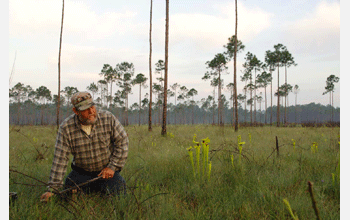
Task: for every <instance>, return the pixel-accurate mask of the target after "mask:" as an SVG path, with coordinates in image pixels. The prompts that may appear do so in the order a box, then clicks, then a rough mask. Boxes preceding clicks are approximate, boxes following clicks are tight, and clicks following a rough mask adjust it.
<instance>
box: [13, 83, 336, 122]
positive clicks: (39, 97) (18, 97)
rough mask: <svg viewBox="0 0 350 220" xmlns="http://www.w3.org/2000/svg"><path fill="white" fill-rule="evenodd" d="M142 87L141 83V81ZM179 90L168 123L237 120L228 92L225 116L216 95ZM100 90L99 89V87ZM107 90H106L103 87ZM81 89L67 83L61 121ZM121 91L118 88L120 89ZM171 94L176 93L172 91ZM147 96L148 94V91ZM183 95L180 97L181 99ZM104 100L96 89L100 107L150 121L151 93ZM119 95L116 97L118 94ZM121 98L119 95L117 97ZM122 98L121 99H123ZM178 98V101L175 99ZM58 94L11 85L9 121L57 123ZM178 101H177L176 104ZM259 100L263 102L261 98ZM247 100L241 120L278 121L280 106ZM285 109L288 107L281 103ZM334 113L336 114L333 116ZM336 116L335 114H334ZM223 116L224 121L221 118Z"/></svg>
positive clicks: (294, 111)
mask: <svg viewBox="0 0 350 220" xmlns="http://www.w3.org/2000/svg"><path fill="white" fill-rule="evenodd" d="M138 87H139V85H138ZM172 87H173V89H174V90H177V94H178V96H177V97H176V96H175V95H174V96H171V99H172V102H169V103H168V106H167V115H168V117H167V123H168V124H220V122H223V124H226V125H230V124H232V123H233V115H232V111H233V102H232V100H229V99H228V98H227V97H226V96H225V95H224V94H222V95H221V100H222V103H223V111H222V115H221V118H220V117H219V115H218V112H219V108H218V105H217V104H216V103H215V102H214V98H213V96H208V98H203V99H201V100H200V101H195V100H194V94H195V90H194V89H191V90H192V91H191V90H188V89H187V90H186V89H185V88H186V87H184V86H178V84H177V86H172ZM98 91H99V90H98ZM102 91H104V92H105V93H106V90H102ZM75 92H78V89H77V88H76V87H69V86H67V87H65V88H64V89H63V90H62V91H61V94H62V96H61V100H60V108H61V113H62V114H61V115H60V121H62V120H64V119H65V118H66V117H67V116H69V115H70V114H72V107H73V106H72V105H71V103H70V98H71V96H72V95H73V94H74V93H75ZM117 93H118V92H117ZM171 94H175V92H172V93H171ZM146 96H147V95H146ZM178 97H180V100H179V99H178ZM103 99H105V101H104V102H102V99H101V94H100V93H97V92H96V93H95V94H94V100H96V105H97V107H98V108H99V109H108V110H109V111H111V112H112V113H113V114H114V115H116V116H117V117H118V118H119V120H120V121H121V122H122V123H123V125H129V124H132V125H141V124H148V115H149V102H148V99H147V97H145V98H143V99H140V100H141V105H140V104H139V103H137V102H135V103H133V104H131V105H130V106H129V108H128V109H126V106H125V105H124V103H123V102H121V104H119V103H118V102H115V101H112V102H110V103H109V105H108V106H107V98H106V97H103ZM114 99H116V98H114ZM116 100H118V99H116ZM157 100H158V101H157V102H155V103H153V105H152V106H153V107H152V112H153V113H152V118H153V124H155V125H161V122H162V105H161V104H160V102H161V100H162V99H161V98H158V96H157ZM119 101H120V100H119ZM175 102H176V103H175ZM56 103H57V95H53V96H52V95H51V91H50V90H49V89H47V88H46V87H45V86H40V87H39V88H37V89H32V88H31V86H29V85H27V86H24V85H23V84H22V83H17V84H16V85H15V86H14V87H13V88H11V89H10V103H9V112H10V115H9V117H10V118H9V122H10V124H17V125H24V124H30V125H54V124H55V111H56ZM174 103H175V104H174ZM258 103H259V102H258ZM244 104H245V102H240V103H239V108H238V115H239V123H248V124H250V123H251V121H252V120H253V121H254V119H256V121H255V122H253V124H256V123H258V124H270V122H269V121H266V120H265V119H266V116H269V115H271V114H272V115H273V118H272V123H273V124H276V123H277V118H276V116H277V106H275V105H274V106H273V107H272V108H271V107H268V108H267V110H264V109H263V108H262V103H261V102H260V103H259V106H258V108H257V111H256V112H255V113H256V115H254V110H253V111H250V110H249V109H247V108H244ZM281 109H282V111H284V107H283V106H282V107H281ZM286 112H287V115H286V118H287V119H288V121H289V122H290V123H305V122H319V123H322V122H329V121H335V122H339V120H340V108H334V107H332V106H331V105H327V106H324V105H321V104H315V103H310V104H308V105H295V106H290V107H287V110H286ZM332 115H333V116H332ZM331 116H332V117H333V118H332V117H331ZM280 117H281V118H280V120H281V121H282V122H283V123H285V121H284V116H283V117H282V116H280ZM220 120H222V121H220Z"/></svg>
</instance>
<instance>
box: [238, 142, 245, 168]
mask: <svg viewBox="0 0 350 220" xmlns="http://www.w3.org/2000/svg"><path fill="white" fill-rule="evenodd" d="M243 144H245V142H240V143H239V144H238V149H239V164H241V157H242V146H243Z"/></svg>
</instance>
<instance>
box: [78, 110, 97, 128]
mask: <svg viewBox="0 0 350 220" xmlns="http://www.w3.org/2000/svg"><path fill="white" fill-rule="evenodd" d="M75 112H76V114H77V115H78V118H79V121H80V122H81V123H82V124H84V125H92V124H95V122H96V119H97V113H96V107H95V106H91V107H90V108H88V109H86V110H84V111H75Z"/></svg>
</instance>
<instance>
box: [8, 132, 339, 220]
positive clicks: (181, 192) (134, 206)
mask: <svg viewBox="0 0 350 220" xmlns="http://www.w3.org/2000/svg"><path fill="white" fill-rule="evenodd" d="M15 129H20V131H21V132H22V133H23V134H25V135H26V136H27V137H28V138H30V141H29V139H28V138H26V137H25V136H23V135H21V134H19V133H18V132H16V130H15ZM160 129H161V128H160V127H157V126H154V127H153V131H152V132H149V131H148V126H127V127H126V130H127V133H128V134H129V139H130V146H129V156H128V160H127V163H126V166H125V167H124V169H123V170H122V172H121V175H122V176H123V177H124V178H125V179H126V181H127V186H128V189H127V195H126V196H125V197H124V196H121V197H119V198H118V197H115V198H112V197H100V196H97V195H93V194H92V195H80V196H78V197H77V199H76V200H75V201H76V202H71V203H67V202H64V201H61V200H60V199H59V198H58V197H55V198H54V199H53V200H52V201H51V202H49V203H47V204H44V203H41V202H40V199H39V197H40V195H41V194H42V193H43V192H45V190H46V187H45V186H44V185H43V184H42V183H39V182H37V181H35V180H34V179H31V178H27V177H24V176H23V175H20V174H18V173H10V176H9V189H10V192H17V194H18V199H17V201H16V202H15V203H14V205H12V206H10V209H9V217H10V219H75V218H78V219H291V212H290V210H289V208H288V207H286V203H285V202H283V199H285V198H287V199H288V202H289V203H290V207H292V208H293V209H292V211H293V213H294V215H295V214H297V215H298V218H300V219H314V218H315V214H314V212H313V208H312V204H311V200H310V195H309V193H308V192H307V182H308V181H311V182H313V183H314V193H315V199H316V201H317V205H318V209H319V211H320V216H321V218H322V219H339V218H340V183H339V178H340V172H339V170H340V165H339V138H340V137H339V128H326V127H321V128H279V129H278V128H275V127H256V128H240V129H239V133H237V132H234V129H233V128H231V127H225V128H220V127H216V126H205V125H198V126H185V125H183V126H174V125H168V129H167V130H168V132H169V135H167V136H161V135H160ZM249 133H250V134H251V137H252V140H251V144H249V143H248V144H245V145H244V146H243V147H242V150H241V156H242V158H241V159H242V161H241V163H242V165H244V166H242V169H236V168H233V167H232V165H234V163H235V162H236V161H235V160H236V159H237V160H238V155H239V143H242V141H246V140H249ZM193 134H197V137H210V149H209V150H208V151H206V152H205V153H204V155H206V154H207V155H208V156H207V157H205V159H204V160H203V145H202V143H201V142H199V141H197V140H196V139H195V140H194V139H193ZM321 134H323V135H321ZM239 135H240V137H241V139H240V140H239ZM55 136H56V128H55V126H51V127H45V126H21V127H19V126H10V132H9V143H10V145H9V147H10V148H9V160H10V161H9V165H10V167H11V168H12V169H15V170H18V171H20V172H22V173H25V174H27V175H29V176H32V177H35V178H36V179H38V180H41V181H43V182H47V181H48V177H49V172H50V168H51V164H52V155H53V151H54V144H55ZM275 136H278V140H279V145H280V156H279V157H277V156H276V152H275V144H276V143H275ZM33 138H34V139H33ZM291 139H293V140H295V146H293V142H291ZM325 139H327V141H325ZM193 141H195V142H199V143H198V144H199V145H202V146H200V147H201V152H202V154H201V157H200V158H199V159H200V163H201V162H203V161H205V162H206V161H212V167H211V174H210V181H197V180H196V179H195V178H194V176H193V173H194V170H195V172H197V171H196V169H197V167H196V157H195V155H194V154H195V153H193V155H192V156H193V159H192V161H193V165H191V162H190V159H189V158H190V157H189V154H188V153H187V152H186V148H187V147H188V146H193V145H194V143H193ZM310 141H311V142H310ZM31 142H32V143H33V144H35V146H41V145H42V144H43V143H45V144H46V145H47V146H48V147H49V150H48V153H47V154H46V158H47V160H46V159H44V160H35V156H36V154H37V152H36V150H35V149H34V148H33V144H31ZM312 142H316V143H318V151H317V153H315V154H314V153H312V152H311V151H310V145H312ZM294 148H295V149H294ZM192 150H193V151H192V152H194V149H192ZM205 164H207V163H205ZM202 165H203V164H200V169H201V171H202V170H203V166H202ZM191 166H192V167H191ZM193 168H194V169H193ZM206 169H208V170H209V166H208V168H206ZM68 172H70V168H68V170H67V174H68ZM332 173H333V174H334V181H333V179H332ZM201 175H202V172H201ZM205 178H207V176H204V178H203V179H204V180H205ZM23 184H27V185H23Z"/></svg>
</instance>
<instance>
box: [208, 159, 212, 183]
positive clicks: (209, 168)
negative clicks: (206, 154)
mask: <svg viewBox="0 0 350 220" xmlns="http://www.w3.org/2000/svg"><path fill="white" fill-rule="evenodd" d="M210 174H211V161H210V163H209V164H208V181H210Z"/></svg>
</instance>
